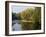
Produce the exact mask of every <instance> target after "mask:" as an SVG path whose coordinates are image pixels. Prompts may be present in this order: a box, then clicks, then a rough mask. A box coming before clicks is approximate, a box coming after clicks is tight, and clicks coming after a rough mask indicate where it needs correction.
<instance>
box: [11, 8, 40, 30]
mask: <svg viewBox="0 0 46 37" xmlns="http://www.w3.org/2000/svg"><path fill="white" fill-rule="evenodd" d="M12 20H20V22H21V25H22V30H38V29H41V7H35V9H32V8H27V9H26V10H24V11H22V12H20V13H18V14H16V13H12Z"/></svg>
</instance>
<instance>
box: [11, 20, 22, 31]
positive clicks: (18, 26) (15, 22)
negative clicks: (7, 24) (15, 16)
mask: <svg viewBox="0 0 46 37" xmlns="http://www.w3.org/2000/svg"><path fill="white" fill-rule="evenodd" d="M12 24H13V26H12V30H13V31H21V30H22V26H21V23H20V21H19V20H13V21H12Z"/></svg>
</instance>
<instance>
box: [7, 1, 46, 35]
mask: <svg viewBox="0 0 46 37" xmlns="http://www.w3.org/2000/svg"><path fill="white" fill-rule="evenodd" d="M12 5H22V6H34V7H41V30H29V31H12V14H11V6H12ZM44 8H45V4H44V3H35V2H17V1H6V12H7V13H6V14H7V16H6V22H7V23H6V27H7V28H6V35H21V34H22V35H25V34H40V33H45V28H44V27H45V12H44V11H45V9H44ZM8 14H9V15H8ZM43 17H44V18H43ZM7 19H8V20H9V21H8V20H7ZM8 23H9V24H8ZM8 28H9V29H8ZM7 30H8V31H7Z"/></svg>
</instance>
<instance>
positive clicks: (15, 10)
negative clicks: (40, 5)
mask: <svg viewBox="0 0 46 37" xmlns="http://www.w3.org/2000/svg"><path fill="white" fill-rule="evenodd" d="M11 8H12V12H13V13H19V12H21V11H23V10H25V9H27V8H29V6H16V5H12V7H11ZM32 8H34V7H32Z"/></svg>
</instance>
